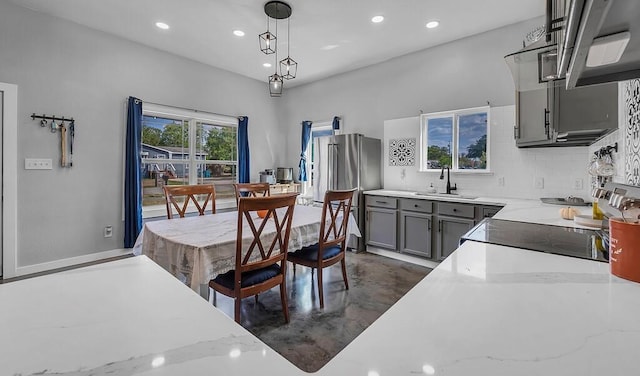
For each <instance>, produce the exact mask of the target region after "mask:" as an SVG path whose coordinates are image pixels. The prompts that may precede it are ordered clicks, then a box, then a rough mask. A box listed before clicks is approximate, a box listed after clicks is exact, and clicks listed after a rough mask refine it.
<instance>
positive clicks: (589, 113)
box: [514, 80, 618, 147]
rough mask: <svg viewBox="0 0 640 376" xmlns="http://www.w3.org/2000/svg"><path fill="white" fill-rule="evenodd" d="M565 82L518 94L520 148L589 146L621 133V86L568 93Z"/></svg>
mask: <svg viewBox="0 0 640 376" xmlns="http://www.w3.org/2000/svg"><path fill="white" fill-rule="evenodd" d="M564 86H565V81H564V80H558V81H553V82H548V83H542V84H540V85H539V86H538V87H537V88H536V89H534V90H529V91H520V92H516V126H515V131H514V137H515V140H516V145H517V146H518V147H544V146H586V145H590V144H592V143H593V142H594V141H595V140H597V139H598V138H600V137H602V136H603V135H605V134H607V133H609V132H611V131H613V130H615V129H618V85H617V83H609V84H602V85H591V86H586V87H580V88H575V89H572V90H565V88H564Z"/></svg>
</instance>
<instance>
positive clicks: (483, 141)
mask: <svg viewBox="0 0 640 376" xmlns="http://www.w3.org/2000/svg"><path fill="white" fill-rule="evenodd" d="M420 136H421V137H420V139H421V142H420V171H435V170H440V169H442V168H444V167H449V168H451V170H452V171H457V172H489V171H490V168H489V167H490V158H489V154H490V153H489V148H488V145H489V107H477V108H470V109H465V110H455V111H446V112H437V113H431V114H423V115H420Z"/></svg>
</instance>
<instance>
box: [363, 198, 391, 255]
mask: <svg viewBox="0 0 640 376" xmlns="http://www.w3.org/2000/svg"><path fill="white" fill-rule="evenodd" d="M365 203H366V214H365V219H366V222H365V223H366V226H365V239H366V244H367V245H371V246H374V247H380V248H385V249H389V250H392V251H397V249H398V240H397V239H398V210H397V209H396V208H397V199H395V198H392V197H380V196H367V197H366V199H365Z"/></svg>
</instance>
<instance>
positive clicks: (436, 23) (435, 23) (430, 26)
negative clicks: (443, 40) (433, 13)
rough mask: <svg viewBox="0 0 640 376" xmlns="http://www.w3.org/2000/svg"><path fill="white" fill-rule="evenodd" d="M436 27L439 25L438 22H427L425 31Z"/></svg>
mask: <svg viewBox="0 0 640 376" xmlns="http://www.w3.org/2000/svg"><path fill="white" fill-rule="evenodd" d="M438 25H440V22H438V21H429V22H427V29H433V28H435V27H438Z"/></svg>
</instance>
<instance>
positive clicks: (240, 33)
mask: <svg viewBox="0 0 640 376" xmlns="http://www.w3.org/2000/svg"><path fill="white" fill-rule="evenodd" d="M233 35H235V36H237V37H244V31H242V30H234V31H233Z"/></svg>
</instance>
